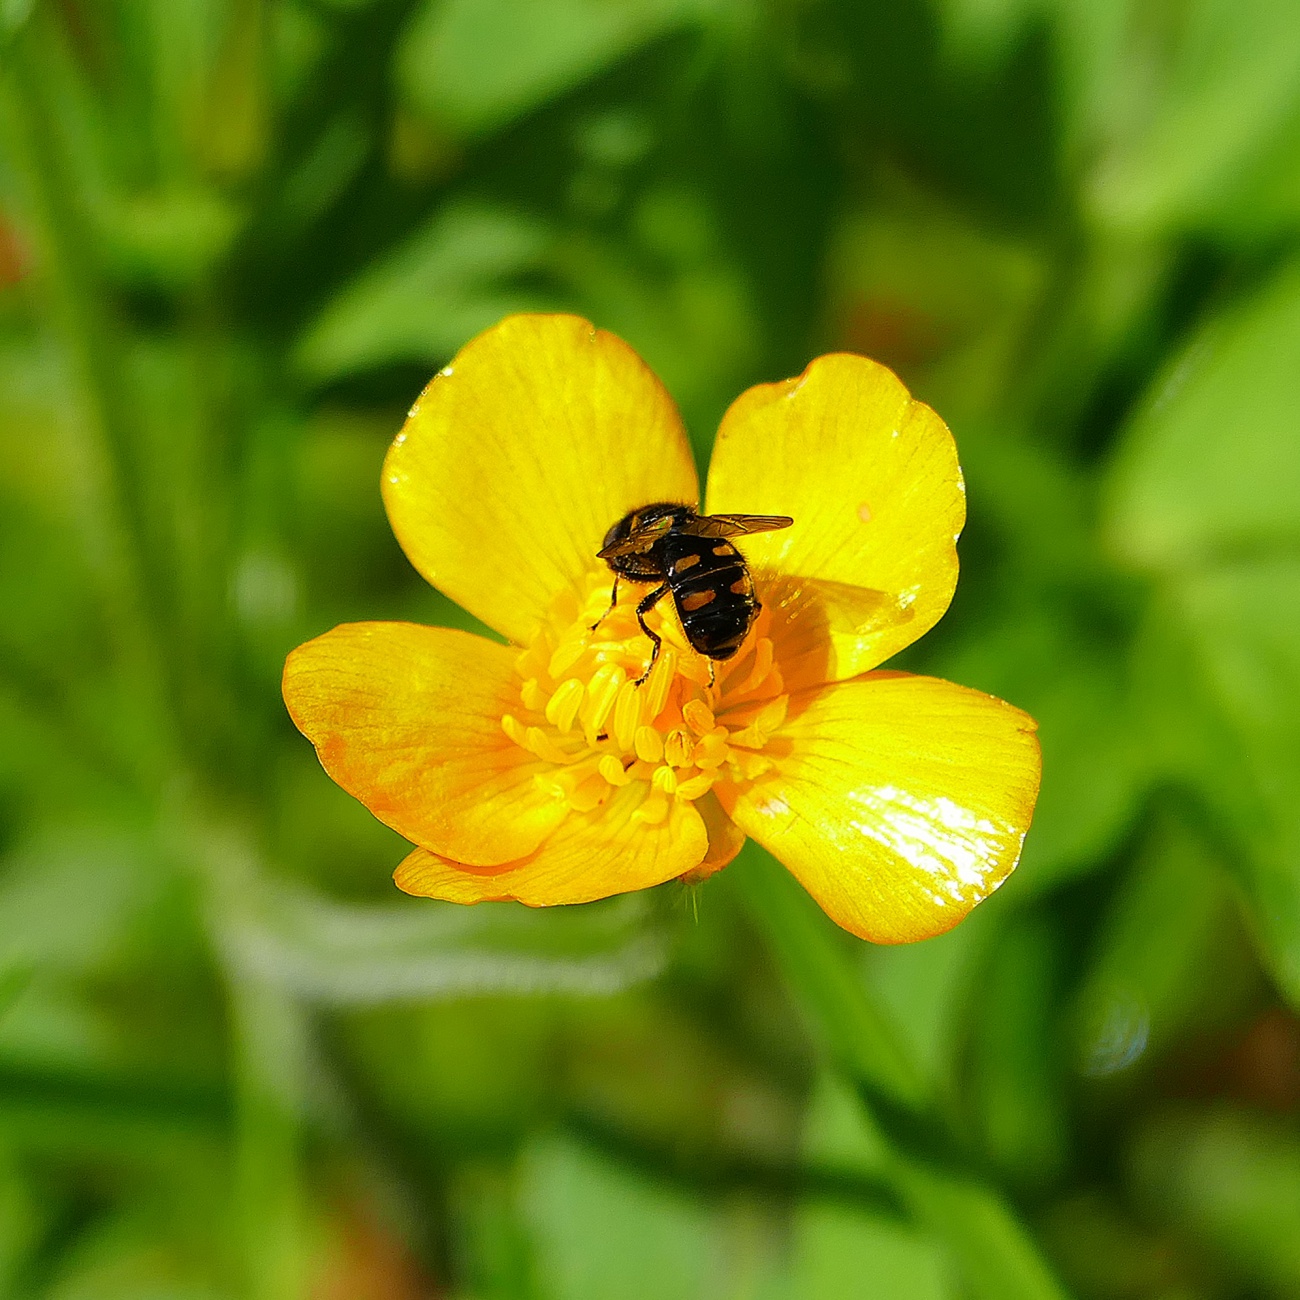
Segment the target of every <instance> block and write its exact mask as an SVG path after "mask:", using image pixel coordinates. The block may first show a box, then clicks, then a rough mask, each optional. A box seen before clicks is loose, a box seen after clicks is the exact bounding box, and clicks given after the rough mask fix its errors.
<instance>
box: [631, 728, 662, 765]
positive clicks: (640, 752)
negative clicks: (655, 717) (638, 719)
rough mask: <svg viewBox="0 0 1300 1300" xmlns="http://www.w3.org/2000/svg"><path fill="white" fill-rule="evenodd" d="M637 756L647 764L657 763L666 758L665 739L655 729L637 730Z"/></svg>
mask: <svg viewBox="0 0 1300 1300" xmlns="http://www.w3.org/2000/svg"><path fill="white" fill-rule="evenodd" d="M635 742H636V756H637V757H638V758H639V759H641V760H642V761H643V762H646V763H657V762H658V761H659V760H660V759H661V758H663V756H664V738H663V737H662V736H661V735H660V734H659V733H658V732H657V731H656V730H655V729H654V728H653V727H638V728H637V729H636V736H635Z"/></svg>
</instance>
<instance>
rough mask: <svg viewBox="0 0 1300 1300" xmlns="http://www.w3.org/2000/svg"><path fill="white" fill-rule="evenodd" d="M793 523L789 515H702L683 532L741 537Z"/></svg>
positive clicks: (707, 535) (710, 535) (774, 530)
mask: <svg viewBox="0 0 1300 1300" xmlns="http://www.w3.org/2000/svg"><path fill="white" fill-rule="evenodd" d="M792 523H794V520H793V519H791V518H790V516H789V515H700V516H699V517H698V518H696V519H692V520H691V522H690V523H689V524H687V525H686V526H685V527H684V528H683V529H682V532H684V533H691V534H693V535H694V536H696V537H740V536H742V535H743V534H745V533H774V532H776V531H777V529H778V528H789V527H790V525H791V524H792Z"/></svg>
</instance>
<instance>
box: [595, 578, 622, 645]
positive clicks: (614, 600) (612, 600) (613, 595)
mask: <svg viewBox="0 0 1300 1300" xmlns="http://www.w3.org/2000/svg"><path fill="white" fill-rule="evenodd" d="M617 604H618V574H617V573H616V574H615V575H614V590H613V591H611V592H610V593H609V608H608V609H607V610H606V611H605V612H604V613H603V614H602V615H601V616H600V617H599V618H598V619H597V620H596V621H595V622H594V623H593V624H592V625H591V630H592V631H593V632H594V631H595V630H596V629H597V628H598V627H599V626H600V625H601V624H602V623H603V622H604V621H605V620H606V619H607V618H608V617H609V616H610V615H611V614H612V613H613V612H614V606H615V605H617Z"/></svg>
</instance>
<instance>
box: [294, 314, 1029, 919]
mask: <svg viewBox="0 0 1300 1300" xmlns="http://www.w3.org/2000/svg"><path fill="white" fill-rule="evenodd" d="M383 493H384V501H385V504H386V506H387V508H388V517H389V519H390V521H391V522H392V526H393V531H394V532H395V533H396V535H397V539H398V541H399V542H400V543H401V545H402V548H403V549H404V550H405V552H406V554H407V556H408V557H409V558H410V560H411V562H412V563H413V564H414V565H415V567H416V568H417V569H418V570H419V571H420V573H421V574H423V575H424V577H425V578H427V579H428V580H429V582H431V583H433V584H434V585H435V586H437V587H438V588H440V589H441V590H442V591H443V592H445V593H446V594H447V595H448V596H450V597H451V598H452V599H453V600H455V601H457V602H459V603H460V604H461V605H462V606H464V607H465V608H466V609H468V610H469V611H471V612H472V613H473V614H475V615H477V617H478V618H480V619H482V620H483V622H484V623H486V624H487V625H488V626H489V627H491V628H493V629H495V630H496V631H497V632H499V633H501V634H502V635H503V636H504V637H506V638H507V639H508V641H509V642H510V644H509V645H504V646H503V645H499V644H497V643H495V642H490V641H487V640H485V639H484V638H482V637H477V636H473V635H470V634H468V633H466V632H461V631H457V630H452V629H448V628H440V627H424V626H418V625H415V624H410V623H350V624H345V625H344V626H342V627H337V628H335V629H334V630H333V631H332V632H327V633H325V635H323V636H320V637H317V638H316V639H315V640H314V641H309V642H308V643H307V644H306V645H303V646H300V647H299V648H298V649H297V650H295V651H294V652H293V653H292V654H291V655H290V656H289V659H288V662H287V663H286V665H285V672H284V698H285V701H286V702H287V704H288V707H289V712H290V713H291V715H292V716H293V720H294V722H295V723H296V724H297V725H298V727H299V729H300V730H301V731H302V732H303V733H304V734H305V735H306V736H307V737H308V738H309V739H310V740H311V741H312V743H313V744H314V745H315V746H316V749H317V752H318V754H319V756H320V760H321V763H322V764H323V765H324V767H325V770H326V771H327V772H328V773H329V774H330V775H331V776H332V777H333V778H334V780H336V781H337V782H338V783H339V784H340V785H341V786H343V788H344V789H345V790H347V791H349V792H350V793H351V794H353V795H355V796H356V797H357V798H359V799H360V800H362V801H363V802H364V803H365V804H366V806H367V807H368V808H369V809H370V810H371V811H372V812H373V813H374V814H375V816H376V817H378V818H379V819H380V820H381V821H384V822H386V823H387V824H388V825H389V826H391V827H393V828H394V829H395V830H397V831H398V832H400V833H401V834H402V835H404V836H406V838H407V839H409V840H411V841H413V842H414V843H415V844H416V845H417V846H418V847H417V848H416V849H415V850H414V851H413V852H412V853H411V854H410V855H409V856H408V857H407V858H406V859H405V861H403V862H402V864H401V865H400V866H399V867H398V869H397V872H396V880H397V883H398V885H399V886H400V887H401V888H402V889H404V890H406V891H407V892H408V893H412V894H421V895H427V896H429V897H433V898H442V899H449V900H452V901H454V902H460V903H474V902H481V901H484V900H489V899H518V900H519V901H521V902H524V903H528V904H531V905H534V906H546V905H550V904H556V903H580V902H587V901H590V900H592V899H597V898H603V897H606V896H608V895H610V894H618V893H623V892H625V891H627V890H633V889H643V888H646V887H647V886H651V885H657V884H660V883H662V882H663V881H666V880H670V879H672V878H673V877H684V878H687V879H699V878H701V877H703V876H706V875H708V874H710V873H711V872H713V871H716V870H718V869H719V868H721V867H723V866H725V865H726V864H727V863H728V862H730V861H731V859H732V858H734V857H735V855H736V854H737V852H739V850H740V847H741V845H742V844H743V843H744V840H745V837H746V836H753V838H754V839H756V840H757V841H758V842H759V843H760V844H762V845H764V846H765V847H766V848H767V849H769V850H770V851H771V852H772V853H773V854H774V855H775V856H776V857H777V858H778V859H780V860H781V861H782V862H783V863H784V864H785V865H786V867H788V868H789V870H790V871H792V872H793V873H794V875H795V876H796V877H798V879H799V880H800V881H801V882H802V883H803V885H804V887H805V888H806V889H807V890H808V892H809V893H810V894H812V895H813V897H814V898H816V900H817V901H818V902H819V903H820V904H821V906H822V907H823V908H824V909H825V911H826V912H827V913H828V914H829V915H830V916H831V917H832V919H834V920H835V921H836V922H838V923H839V924H840V925H841V926H843V927H844V928H845V929H847V930H850V931H852V932H853V933H854V934H856V935H860V936H861V937H863V938H865V939H871V940H874V941H877V942H884V943H898V942H905V941H908V940H913V939H922V938H926V937H927V936H930V935H934V934H939V933H942V932H943V931H944V930H947V929H949V928H950V927H951V926H953V925H955V924H956V923H957V922H958V921H959V920H960V919H961V918H962V917H963V916H965V915H966V913H967V912H969V911H970V909H971V908H972V907H974V906H975V904H976V903H978V902H979V901H980V900H981V899H982V898H984V897H986V896H987V895H988V894H989V893H990V892H991V891H992V890H994V889H996V888H997V886H998V885H999V884H1001V883H1002V881H1003V880H1004V879H1005V878H1006V876H1007V875H1008V874H1009V873H1010V871H1011V870H1012V868H1013V867H1014V866H1015V864H1016V861H1017V859H1018V857H1019V854H1020V847H1021V843H1022V842H1023V839H1024V835H1025V832H1026V830H1027V829H1028V826H1029V820H1030V817H1031V815H1032V812H1033V807H1034V801H1035V799H1036V797H1037V793H1038V781H1039V767H1040V762H1039V750H1038V742H1037V739H1036V738H1035V736H1034V722H1033V720H1032V719H1031V718H1029V717H1028V716H1027V715H1025V714H1024V713H1022V712H1020V710H1018V709H1015V708H1013V707H1012V706H1011V705H1009V704H1005V703H1003V702H1002V701H1001V700H997V699H994V698H992V697H991V696H988V695H983V694H980V693H978V692H976V691H972V690H968V689H966V688H964V687H961V686H954V685H952V684H950V683H948V682H944V681H939V680H937V679H935V678H930V677H920V676H914V675H910V674H906V673H898V672H888V671H884V672H882V671H876V670H877V668H878V665H879V664H881V663H882V662H884V661H885V660H886V659H888V658H889V656H890V655H892V654H894V653H895V652H897V651H898V650H901V649H902V648H903V647H904V646H906V645H908V644H910V643H911V642H912V641H914V640H915V639H916V638H917V637H919V636H921V635H922V634H923V633H924V632H926V631H927V630H928V629H929V628H930V627H932V626H933V625H934V623H935V622H936V621H937V620H938V619H939V618H940V616H941V615H942V614H943V612H944V610H945V609H947V607H948V603H949V601H950V600H951V598H952V593H953V588H954V586H955V585H956V580H957V553H956V545H955V543H956V538H957V535H958V534H959V532H960V531H961V527H962V523H963V522H964V519H965V496H964V489H963V485H962V478H961V471H960V469H959V467H958V464H957V457H956V449H955V447H954V445H953V440H952V436H951V435H950V434H949V432H948V430H947V428H946V427H945V426H944V424H943V422H942V421H941V420H940V419H939V417H938V416H937V415H936V414H935V413H934V412H933V411H932V410H930V408H929V407H927V406H925V405H923V404H922V403H920V402H917V401H915V400H913V399H912V398H911V397H910V396H909V395H908V393H907V390H906V389H905V388H904V387H903V385H902V384H901V383H900V382H899V380H898V379H897V377H896V376H895V375H894V374H892V373H891V372H890V371H889V370H886V369H885V368H884V367H883V366H880V365H877V364H876V363H875V362H872V361H868V360H867V359H865V358H863V357H858V356H849V355H833V356H827V357H822V358H820V359H819V360H817V361H814V362H813V363H812V365H810V366H809V367H808V369H807V370H806V371H805V372H804V373H803V375H801V376H800V377H799V378H798V379H792V380H788V381H786V382H784V383H776V384H761V385H759V386H758V387H755V388H752V389H750V390H749V391H748V392H746V393H744V394H743V395H742V396H741V397H740V398H738V399H737V401H736V402H735V403H734V404H733V405H732V407H731V409H730V410H729V411H728V412H727V414H726V416H725V418H724V419H723V422H722V427H721V429H720V430H719V433H718V439H717V444H716V447H715V449H714V452H713V460H712V464H711V466H710V469H709V478H708V490H707V494H706V497H705V501H704V507H703V512H704V513H709V514H720V513H728V514H730V513H744V514H770V515H789V516H793V518H794V521H795V522H794V525H793V526H792V527H791V528H789V529H786V530H784V531H780V532H771V533H765V534H760V535H756V536H753V537H743V538H739V539H737V544H738V546H739V548H740V549H741V550H742V551H743V553H744V555H745V557H746V559H747V560H748V563H749V566H750V569H751V571H752V573H753V577H754V583H755V589H756V592H757V595H758V598H759V600H760V601H761V603H762V609H761V611H760V612H759V614H758V617H757V618H756V620H755V622H754V625H753V627H752V628H751V630H750V633H749V636H748V638H747V640H746V642H745V643H744V645H742V647H741V648H740V650H739V652H738V653H737V654H736V655H735V657H734V658H732V659H730V660H727V661H724V662H720V663H713V662H712V661H710V660H708V659H705V658H703V657H702V656H700V655H698V654H696V653H695V652H694V651H692V650H691V649H690V647H689V645H688V643H687V641H686V640H685V637H684V635H683V633H682V630H681V627H680V623H679V621H678V619H677V616H676V614H675V613H674V611H673V609H672V601H671V600H666V601H661V602H660V603H659V604H658V605H657V606H656V607H655V609H654V610H653V611H652V613H651V614H650V615H649V616H648V619H647V621H648V623H649V625H650V626H651V627H652V628H653V629H654V630H655V631H657V632H658V634H659V635H660V636H661V637H662V638H663V650H662V652H661V654H660V656H659V659H658V662H657V663H656V664H655V667H654V670H653V671H652V672H651V673H650V675H649V677H648V678H647V679H646V680H645V681H644V683H642V684H640V685H638V684H637V678H638V677H640V676H641V674H642V673H643V671H644V669H645V666H646V664H647V663H648V661H649V658H650V650H651V645H650V641H649V640H648V638H647V637H646V636H645V635H644V634H643V633H642V632H641V630H640V628H639V627H638V626H637V622H636V615H635V605H636V602H637V600H638V599H639V598H640V597H641V596H643V595H644V594H645V590H646V589H645V588H644V587H637V586H635V585H632V584H630V583H628V582H626V581H623V582H621V583H620V598H619V603H618V605H617V607H616V608H615V609H614V610H613V611H612V612H611V613H610V614H609V616H608V617H607V618H605V619H604V620H603V621H600V622H599V626H598V627H597V628H596V629H595V630H594V631H593V630H592V624H593V623H597V621H598V620H599V619H600V616H601V614H602V613H603V612H604V611H605V609H606V607H607V605H608V603H609V596H610V587H611V579H612V575H611V573H610V571H609V569H608V568H607V567H606V566H605V565H604V564H603V563H602V562H601V561H600V560H599V559H598V558H597V554H596V553H597V552H598V551H599V550H600V548H601V544H602V540H603V538H604V537H605V534H606V532H607V531H608V530H609V528H610V526H611V525H612V524H613V523H615V522H616V521H617V520H619V519H621V518H622V517H623V516H624V515H626V514H627V513H628V512H629V511H631V510H633V509H635V508H637V507H639V506H643V505H646V504H649V503H651V502H658V501H675V502H683V503H688V504H690V505H691V506H692V507H693V508H694V507H696V506H697V505H698V503H699V500H700V496H699V486H698V482H697V479H696V474H695V466H694V462H693V460H692V458H691V453H690V450H689V447H688V445H687V440H686V436H685V433H684V431H683V429H682V425H681V420H680V418H679V416H678V414H677V411H676V408H675V407H674V405H673V403H672V400H671V399H670V398H669V396H668V394H667V393H666V391H665V390H664V388H663V387H662V385H661V384H660V383H659V381H658V380H657V379H656V378H655V377H654V375H653V374H652V373H651V372H650V371H649V370H648V369H647V368H646V366H645V364H644V363H643V362H642V361H641V360H640V358H639V357H638V356H637V355H636V354H635V353H634V352H633V351H632V350H631V349H630V348H629V347H628V346H627V345H626V344H625V343H623V342H622V341H621V340H620V339H618V338H615V337H614V336H613V335H611V334H607V333H605V332H603V331H600V330H597V329H595V328H593V327H592V326H591V325H590V324H588V323H587V322H586V321H584V320H581V319H579V318H577V317H573V316H512V317H510V318H508V319H507V320H504V321H502V322H501V323H500V324H499V325H497V326H495V327H494V328H492V329H490V330H487V331H486V332H485V333H483V334H481V335H479V336H478V337H477V338H476V339H474V340H473V341H472V342H470V343H469V344H468V345H467V346H466V347H465V348H464V349H463V350H462V351H461V352H460V354H459V355H458V356H457V357H456V358H455V360H454V361H453V362H452V363H451V365H449V366H448V367H447V368H446V369H445V370H443V371H442V372H441V373H440V374H438V375H437V376H435V378H434V379H433V381H432V382H431V383H430V384H429V386H428V387H427V388H426V389H425V391H424V393H423V394H422V395H421V397H420V399H419V401H418V402H417V403H416V405H415V407H414V408H413V409H412V411H411V414H410V418H409V419H408V420H407V422H406V424H405V426H404V427H403V429H402V431H401V433H399V434H398V436H397V439H396V441H395V442H394V443H393V445H392V448H391V449H390V451H389V453H388V457H387V460H386V461H385V464H384V472H383Z"/></svg>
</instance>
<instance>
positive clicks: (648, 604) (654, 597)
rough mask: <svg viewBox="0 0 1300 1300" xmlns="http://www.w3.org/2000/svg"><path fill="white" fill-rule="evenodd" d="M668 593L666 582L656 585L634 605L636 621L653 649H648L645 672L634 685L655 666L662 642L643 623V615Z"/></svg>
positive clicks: (640, 681)
mask: <svg viewBox="0 0 1300 1300" xmlns="http://www.w3.org/2000/svg"><path fill="white" fill-rule="evenodd" d="M667 594H668V584H667V583H666V582H665V583H664V584H663V585H662V586H660V587H656V588H655V589H654V590H653V591H652V592H651V593H650V594H649V595H648V596H645V597H643V598H642V600H641V603H640V604H639V605H638V606H637V607H636V621H637V622H638V623H640V624H641V631H642V632H644V633H645V634H646V636H648V637H649V638H650V640H651V641H653V642H654V649H653V650H651V651H650V662H649V663H648V664H646V667H645V672H643V673H642V674H641V676H640V677H638V678H637V679H636V682H635V685H637V686H640V685H641V683H642V682H643V681H645V679H646V678H647V677H649V676H650V670H651V669H652V668H653V667H654V666H655V660H656V659H658V658H659V647H660V646H661V645H662V644H663V641H662V640H661V639H660V637H659V634H658V633H657V632H652V631H650V629H649V628H648V627H646V625H645V616H646V615H647V614H648V613H649V612H650V611H651V610H652V609H653V608H654V607H655V606H656V605H657V604H658V603H659V602H660V601H661V600H663V598H664V597H665V596H666V595H667Z"/></svg>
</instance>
